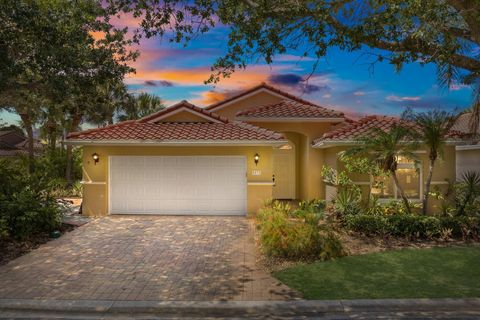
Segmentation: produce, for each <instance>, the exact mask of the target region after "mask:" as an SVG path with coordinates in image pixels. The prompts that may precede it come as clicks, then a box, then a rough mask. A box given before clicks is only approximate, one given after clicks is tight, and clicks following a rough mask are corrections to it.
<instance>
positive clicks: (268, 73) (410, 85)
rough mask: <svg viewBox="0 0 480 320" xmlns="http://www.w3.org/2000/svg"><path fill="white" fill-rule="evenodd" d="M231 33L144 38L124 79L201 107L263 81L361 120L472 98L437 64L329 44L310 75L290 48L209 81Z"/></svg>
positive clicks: (460, 105) (454, 106)
mask: <svg viewBox="0 0 480 320" xmlns="http://www.w3.org/2000/svg"><path fill="white" fill-rule="evenodd" d="M227 35H228V28H227V27H224V26H222V27H217V28H215V29H214V30H212V31H210V32H209V33H207V34H204V35H201V36H199V37H198V38H197V39H195V40H194V41H192V42H191V43H190V44H189V45H188V46H187V47H182V46H181V45H176V44H171V43H169V42H168V41H166V40H163V41H162V40H160V39H148V40H144V41H143V42H142V43H141V45H140V46H139V50H140V58H139V59H138V61H136V62H135V63H134V67H135V68H136V69H137V72H136V74H132V75H130V76H128V77H127V78H126V80H125V81H126V83H127V84H128V86H129V88H130V90H132V91H136V92H148V93H151V94H156V95H158V96H160V97H161V98H162V99H163V100H164V101H165V103H166V104H167V105H171V104H174V103H175V102H178V101H180V100H188V101H189V102H191V103H194V104H196V105H198V106H200V107H204V106H208V105H209V104H211V103H214V102H217V101H220V100H222V99H224V98H226V97H229V96H231V95H234V94H237V93H239V92H241V91H242V90H245V89H248V88H250V87H253V86H256V85H258V84H259V83H261V82H266V83H269V84H271V85H273V86H276V87H278V88H280V89H282V90H285V91H287V92H289V93H292V94H295V95H298V96H300V97H302V98H303V99H306V100H309V101H312V102H314V103H316V104H319V105H321V106H325V107H329V108H333V109H337V110H340V111H343V112H345V113H346V114H348V115H350V116H353V117H356V118H358V117H361V116H364V115H367V114H385V115H399V114H401V112H402V111H403V110H405V108H407V107H413V108H415V109H417V110H420V111H421V110H427V109H430V108H441V109H446V110H449V111H454V110H463V109H465V108H467V107H469V106H470V104H471V101H472V91H471V88H470V87H468V86H464V85H460V84H453V85H452V86H451V87H450V88H445V87H440V86H439V85H438V83H437V77H436V68H435V65H432V64H429V65H424V66H422V65H421V64H420V63H412V64H408V65H405V66H404V68H403V69H402V70H401V71H400V72H396V71H395V69H394V67H393V66H392V65H390V64H388V63H387V62H383V63H376V64H374V65H372V61H373V57H372V55H371V54H370V53H372V52H373V50H372V49H369V48H364V49H362V50H360V51H356V52H346V51H342V50H340V49H338V48H331V49H330V50H329V52H328V55H327V56H326V57H325V58H323V59H321V60H320V62H319V63H318V66H317V68H316V69H315V72H314V73H313V74H311V73H312V70H313V66H314V64H315V62H316V60H315V59H314V58H313V57H306V58H302V57H300V56H299V53H298V52H288V54H285V55H281V56H277V57H276V58H274V63H272V64H271V65H268V64H266V63H262V61H259V62H258V63H256V64H252V65H249V66H248V67H247V69H246V70H242V71H237V72H235V73H234V74H233V75H232V77H231V78H229V79H222V80H221V81H220V82H219V83H217V84H215V85H205V84H204V80H206V79H208V77H209V75H210V67H211V65H212V64H213V63H214V62H215V60H216V58H218V57H221V56H222V54H224V53H225V51H226V42H227ZM310 75H311V76H310Z"/></svg>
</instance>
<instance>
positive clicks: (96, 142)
mask: <svg viewBox="0 0 480 320" xmlns="http://www.w3.org/2000/svg"><path fill="white" fill-rule="evenodd" d="M65 143H66V144H67V145H72V146H132V147H145V146H147V147H175V146H182V147H188V146H192V147H195V146H198V147H200V146H201V147H204V146H205V147H206V146H223V147H228V146H265V145H267V146H282V145H284V144H286V143H288V141H287V140H275V141H272V140H198V141H195V140H174V141H168V140H167V141H158V140H81V139H80V140H74V139H70V140H67V141H66V142H65Z"/></svg>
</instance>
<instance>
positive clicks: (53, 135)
mask: <svg viewBox="0 0 480 320" xmlns="http://www.w3.org/2000/svg"><path fill="white" fill-rule="evenodd" d="M47 126H48V147H49V149H50V150H55V147H56V146H57V128H56V125H55V124H54V123H52V122H49V123H48V124H47Z"/></svg>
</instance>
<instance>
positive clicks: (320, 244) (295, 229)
mask: <svg viewBox="0 0 480 320" xmlns="http://www.w3.org/2000/svg"><path fill="white" fill-rule="evenodd" d="M299 212H300V213H299ZM320 219H321V214H319V213H318V212H309V211H307V210H301V209H300V211H298V210H297V211H295V212H293V211H292V210H291V208H290V206H288V205H285V204H282V203H280V202H278V201H274V202H273V203H272V204H271V205H270V206H265V207H264V208H262V209H260V210H259V212H258V214H257V227H258V229H259V231H260V241H261V244H262V249H263V251H264V252H265V253H266V254H267V255H269V256H273V257H281V258H287V259H301V258H320V259H331V258H335V257H338V256H341V255H343V247H342V244H341V242H340V240H339V239H338V237H337V236H336V235H335V234H334V233H333V231H331V230H329V229H328V228H327V227H325V226H323V227H320V225H319V221H320Z"/></svg>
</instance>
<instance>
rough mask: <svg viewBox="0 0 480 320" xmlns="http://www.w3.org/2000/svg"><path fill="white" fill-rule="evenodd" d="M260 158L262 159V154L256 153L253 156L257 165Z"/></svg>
mask: <svg viewBox="0 0 480 320" xmlns="http://www.w3.org/2000/svg"><path fill="white" fill-rule="evenodd" d="M259 160H260V156H259V155H258V153H255V155H254V156H253V161H255V165H257V164H258V161H259Z"/></svg>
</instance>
